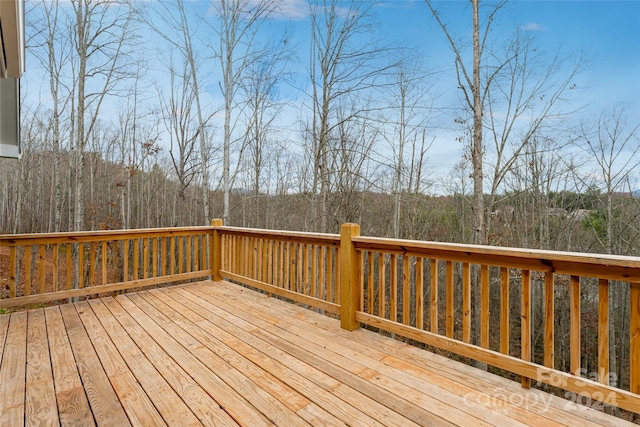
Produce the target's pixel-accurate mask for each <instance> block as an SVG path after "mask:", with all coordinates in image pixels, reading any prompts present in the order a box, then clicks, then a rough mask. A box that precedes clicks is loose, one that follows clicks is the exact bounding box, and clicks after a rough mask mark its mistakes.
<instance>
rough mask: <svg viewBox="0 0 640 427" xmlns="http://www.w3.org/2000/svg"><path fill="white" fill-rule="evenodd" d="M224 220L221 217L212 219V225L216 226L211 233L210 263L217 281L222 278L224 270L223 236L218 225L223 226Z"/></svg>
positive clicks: (213, 277)
mask: <svg viewBox="0 0 640 427" xmlns="http://www.w3.org/2000/svg"><path fill="white" fill-rule="evenodd" d="M222 225H223V221H222V219H220V218H214V219H212V220H211V226H212V227H216V228H214V230H213V233H212V234H211V247H210V248H209V258H210V259H209V265H210V266H211V270H212V273H213V274H212V276H211V278H212V279H213V280H215V281H220V280H222V276H221V275H220V270H222V236H221V235H220V230H218V228H217V227H222Z"/></svg>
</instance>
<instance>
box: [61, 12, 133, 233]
mask: <svg viewBox="0 0 640 427" xmlns="http://www.w3.org/2000/svg"><path fill="white" fill-rule="evenodd" d="M72 7H73V12H74V17H75V20H74V21H73V23H72V24H71V23H69V24H70V25H71V27H70V28H69V30H72V31H73V33H72V40H73V45H74V48H75V54H76V55H75V56H76V60H77V64H76V67H77V68H75V69H74V71H75V73H76V74H75V79H76V85H75V98H74V99H75V103H74V106H73V107H72V108H73V115H74V120H73V121H74V123H75V129H74V131H75V135H74V136H75V137H74V140H73V151H74V153H75V162H74V165H73V169H74V172H75V194H74V200H75V208H74V229H75V230H82V229H84V227H85V211H84V153H85V147H86V145H87V142H88V140H89V136H90V135H91V134H92V132H93V128H94V126H95V125H96V123H97V121H98V118H99V117H100V110H101V108H102V106H103V103H104V101H105V99H106V97H107V96H109V95H110V94H113V93H114V91H115V90H116V89H117V86H118V84H119V83H120V82H121V81H122V80H123V79H124V78H127V77H130V76H129V74H128V73H127V71H126V69H125V66H124V65H125V56H126V54H127V51H128V50H130V49H131V47H132V45H133V43H134V40H133V38H132V34H133V32H132V31H131V27H132V25H133V17H134V9H133V7H132V5H131V4H130V3H129V2H128V1H107V0H80V1H74V2H72Z"/></svg>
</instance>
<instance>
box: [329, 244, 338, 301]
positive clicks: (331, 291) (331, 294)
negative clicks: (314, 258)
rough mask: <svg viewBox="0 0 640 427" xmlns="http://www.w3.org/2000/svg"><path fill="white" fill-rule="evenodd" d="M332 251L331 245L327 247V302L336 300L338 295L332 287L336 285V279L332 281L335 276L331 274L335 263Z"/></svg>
mask: <svg viewBox="0 0 640 427" xmlns="http://www.w3.org/2000/svg"><path fill="white" fill-rule="evenodd" d="M333 257H334V251H333V248H332V247H331V246H328V247H327V279H326V280H327V301H329V302H337V301H336V299H337V297H338V296H339V295H340V294H339V293H337V292H336V289H334V285H335V286H336V287H337V286H338V284H337V283H336V282H337V281H334V279H335V276H334V274H333V272H334V269H335V265H334V258H333Z"/></svg>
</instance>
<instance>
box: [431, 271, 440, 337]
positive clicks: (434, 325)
mask: <svg viewBox="0 0 640 427" xmlns="http://www.w3.org/2000/svg"><path fill="white" fill-rule="evenodd" d="M429 273H430V276H431V277H430V281H429V288H430V295H431V298H430V305H429V325H430V330H431V332H433V333H434V334H437V333H438V260H437V259H432V260H431V267H430V270H429Z"/></svg>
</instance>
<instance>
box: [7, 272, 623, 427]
mask: <svg viewBox="0 0 640 427" xmlns="http://www.w3.org/2000/svg"><path fill="white" fill-rule="evenodd" d="M0 360H1V364H0V425H1V426H19V425H23V424H27V425H56V424H58V423H59V424H62V425H73V426H79V425H107V426H124V425H130V424H131V425H141V426H156V425H176V426H189V425H224V426H230V425H246V426H262V425H277V426H296V425H317V426H324V425H353V426H356V425H366V426H371V425H388V426H411V425H465V426H467V425H474V426H482V425H508V426H517V425H536V426H545V427H546V426H551V425H580V426H585V427H587V426H596V425H625V424H626V423H625V422H623V421H622V420H620V419H616V418H613V417H610V416H608V415H606V414H604V413H601V412H598V411H595V410H592V409H588V408H586V407H584V406H578V405H575V404H573V403H571V402H570V401H567V400H564V399H560V398H557V397H553V396H551V395H549V394H546V393H543V392H540V391H536V390H531V389H529V390H527V389H523V388H522V387H521V386H520V384H519V383H516V382H513V381H509V380H506V379H502V378H500V377H497V376H495V375H492V374H488V373H486V372H483V371H480V370H477V369H475V368H472V367H469V366H466V365H462V364H459V363H457V362H454V361H452V360H449V359H446V358H444V357H441V356H438V355H434V354H432V353H429V352H427V351H423V350H420V349H418V348H415V347H411V346H409V345H406V344H403V343H401V342H398V341H396V340H393V339H390V338H385V337H382V336H380V335H378V334H376V333H373V332H370V331H366V330H362V329H360V330H356V331H354V332H347V331H345V330H342V329H340V325H339V321H337V320H334V319H331V318H329V317H327V316H323V315H320V314H317V313H315V312H312V311H310V310H306V309H304V308H301V307H297V306H295V305H293V304H288V303H286V302H283V301H279V300H276V299H273V298H268V297H267V296H265V295H262V294H259V293H256V292H254V291H251V290H248V289H246V288H243V287H240V286H237V285H233V284H230V283H226V282H211V281H204V282H199V283H194V284H188V285H180V286H173V287H167V288H163V289H155V290H150V291H145V292H140V293H135V294H127V295H121V296H117V297H115V298H102V299H94V300H91V301H88V302H79V303H76V304H67V305H60V306H54V307H48V308H45V309H36V310H30V311H28V312H18V313H13V314H10V315H2V316H0ZM629 425H631V424H629Z"/></svg>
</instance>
